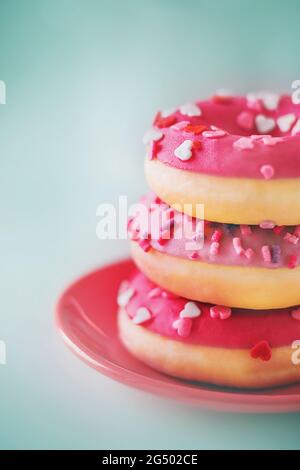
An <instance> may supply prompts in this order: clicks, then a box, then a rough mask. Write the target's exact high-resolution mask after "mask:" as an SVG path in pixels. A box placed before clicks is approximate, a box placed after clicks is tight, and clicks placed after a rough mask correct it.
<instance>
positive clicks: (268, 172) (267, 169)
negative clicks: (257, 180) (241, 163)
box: [260, 165, 275, 180]
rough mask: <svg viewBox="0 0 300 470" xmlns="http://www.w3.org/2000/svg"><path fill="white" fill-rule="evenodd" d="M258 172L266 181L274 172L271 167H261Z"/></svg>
mask: <svg viewBox="0 0 300 470" xmlns="http://www.w3.org/2000/svg"><path fill="white" fill-rule="evenodd" d="M260 172H261V174H262V175H263V177H264V178H265V179H266V180H269V179H271V178H273V176H274V173H275V170H274V168H273V166H272V165H262V166H261V167H260Z"/></svg>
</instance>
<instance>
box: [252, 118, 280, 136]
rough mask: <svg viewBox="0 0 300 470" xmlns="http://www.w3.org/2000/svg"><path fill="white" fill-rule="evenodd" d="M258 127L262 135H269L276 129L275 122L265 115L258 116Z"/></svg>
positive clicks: (256, 120)
mask: <svg viewBox="0 0 300 470" xmlns="http://www.w3.org/2000/svg"><path fill="white" fill-rule="evenodd" d="M255 123H256V127H257V129H258V132H260V133H261V134H267V133H268V132H271V131H272V130H273V129H274V128H275V125H276V123H275V121H274V119H272V118H268V117H267V116H264V115H263V114H258V115H257V116H256V118H255Z"/></svg>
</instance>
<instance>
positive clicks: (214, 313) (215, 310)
mask: <svg viewBox="0 0 300 470" xmlns="http://www.w3.org/2000/svg"><path fill="white" fill-rule="evenodd" d="M209 313H210V316H211V318H214V319H216V318H218V319H220V320H227V318H230V317H231V308H230V307H224V306H222V305H214V306H213V307H210V310H209Z"/></svg>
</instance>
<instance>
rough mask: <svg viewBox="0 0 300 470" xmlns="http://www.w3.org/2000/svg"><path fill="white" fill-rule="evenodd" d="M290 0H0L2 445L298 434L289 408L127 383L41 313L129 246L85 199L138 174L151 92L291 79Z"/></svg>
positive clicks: (175, 93)
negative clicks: (182, 401)
mask: <svg viewBox="0 0 300 470" xmlns="http://www.w3.org/2000/svg"><path fill="white" fill-rule="evenodd" d="M299 17H300V4H299V2H298V1H296V0H295V1H292V0H290V1H286V2H282V1H281V0H279V1H276V0H272V1H270V0H264V1H253V0H252V1H241V0H239V1H233V0H232V1H226V0H223V1H218V2H213V1H171V0H165V1H158V0H153V1H146V0H144V1H143V0H140V1H138V0H131V1H126V0H123V1H121V0H120V1H112V0H107V1H105V0H103V1H101V0H99V1H92V0H85V1H84V0H81V1H79V0H51V1H50V0H49V1H46V0H19V1H18V0H1V2H0V79H2V80H5V81H6V84H7V104H6V106H0V162H1V163H0V164H1V166H0V204H1V228H0V234H1V257H0V264H1V268H2V269H1V280H0V281H1V286H2V289H1V296H0V339H3V340H5V341H6V344H7V359H8V363H7V365H6V366H0V447H1V448H9V449H15V448H101V449H105V448H106V449H108V448H110V449H114V448H149V449H151V448H173V449H176V448H187V449H188V448H199V449H203V448H204V449H205V448H206V449H214V448H227V449H229V448H286V449H288V448H299V439H298V436H299V415H298V414H291V415H279V416H275V415H274V416H273V415H270V416H256V415H252V416H246V415H231V414H229V415H226V414H222V413H213V412H209V411H205V410H199V409H195V408H192V407H188V406H183V405H179V404H177V403H175V402H170V401H165V400H162V399H159V398H157V397H153V396H151V395H147V394H143V393H141V392H138V391H135V390H131V389H129V388H126V387H123V386H122V385H120V384H117V383H114V382H113V381H111V380H109V379H107V378H105V377H102V376H101V375H100V374H97V373H96V372H95V371H94V370H91V369H90V368H88V367H87V366H85V365H84V364H83V363H81V362H80V361H79V360H78V359H77V358H75V357H74V356H73V355H72V354H71V353H70V352H69V351H68V350H67V349H66V348H65V347H64V345H63V344H62V342H61V340H60V338H58V336H57V334H56V332H55V330H54V326H53V308H54V305H55V301H56V299H57V297H58V295H59V293H60V292H61V290H62V289H63V287H64V286H65V284H66V283H68V282H69V281H71V280H72V279H73V278H75V277H77V276H78V275H80V274H82V273H83V272H85V271H87V270H89V269H91V268H93V267H95V266H98V265H100V264H101V263H103V262H105V261H108V260H111V259H115V258H118V257H119V256H121V255H124V254H126V253H127V252H128V247H127V243H126V242H124V241H123V242H120V241H111V242H100V241H99V240H97V238H96V235H95V228H96V222H97V219H96V216H95V211H96V207H97V205H98V204H99V203H101V202H104V201H106V202H110V201H116V199H117V196H118V195H119V194H128V195H129V196H130V200H131V201H132V202H133V201H134V200H135V199H136V198H137V197H138V196H139V195H140V194H141V193H142V192H143V191H144V190H145V182H144V179H143V173H142V160H143V147H142V144H141V136H142V133H143V131H144V129H146V128H147V127H148V126H149V122H150V119H151V117H152V115H153V114H154V112H155V110H156V109H157V108H160V107H161V108H165V107H169V106H171V105H173V104H177V103H181V102H184V101H186V100H187V99H194V98H196V97H199V96H206V95H207V94H208V93H212V92H213V91H214V90H215V89H217V88H220V87H222V88H223V87H227V88H230V89H232V90H235V91H237V92H244V91H247V90H249V89H260V88H273V89H279V90H286V91H289V90H290V84H291V81H292V80H294V79H299V78H300V55H299V44H300V42H299V39H300V35H299Z"/></svg>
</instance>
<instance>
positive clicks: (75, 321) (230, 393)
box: [56, 260, 300, 413]
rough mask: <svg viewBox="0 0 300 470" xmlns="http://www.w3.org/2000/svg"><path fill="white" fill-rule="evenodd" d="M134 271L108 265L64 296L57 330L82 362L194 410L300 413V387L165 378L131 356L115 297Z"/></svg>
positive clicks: (124, 263)
mask: <svg viewBox="0 0 300 470" xmlns="http://www.w3.org/2000/svg"><path fill="white" fill-rule="evenodd" d="M133 269H134V265H133V262H132V261H130V260H125V261H120V262H118V263H115V264H111V265H109V266H105V267H103V268H101V269H99V270H97V271H94V272H92V273H91V274H88V275H86V276H85V277H83V278H81V279H79V280H78V281H76V282H75V283H74V284H72V285H71V286H70V287H69V288H68V289H67V290H66V291H65V292H64V294H63V295H62V297H61V298H60V300H59V302H58V304H57V308H56V324H57V328H58V330H59V332H60V334H61V336H62V337H63V339H64V341H65V343H66V344H67V345H68V346H69V347H70V348H71V350H72V351H73V352H75V353H76V354H77V355H78V356H79V357H80V358H81V359H82V360H84V361H85V362H86V363H87V364H89V365H90V366H92V367H94V368H95V369H97V370H98V371H99V372H101V373H102V374H105V375H107V376H109V377H111V378H112V379H114V380H117V381H118V382H122V383H124V384H126V385H130V386H131V387H135V388H139V389H141V390H145V391H147V392H151V393H155V394H157V395H160V396H163V397H167V398H172V399H175V400H178V401H181V402H184V403H189V404H192V405H196V406H202V407H207V408H211V409H215V410H222V411H237V412H256V413H257V412H261V413H279V412H287V411H299V410H300V384H297V385H293V386H288V387H280V388H273V389H267V390H260V391H248V390H246V391H245V390H243V391H241V390H232V389H228V388H221V387H212V386H210V385H206V384H195V383H190V382H184V381H182V380H179V379H174V378H172V377H169V376H167V375H163V374H161V373H159V372H156V371H155V370H152V369H151V368H150V367H148V366H146V365H144V364H142V363H141V362H140V361H138V360H137V359H135V358H134V357H132V356H131V355H130V354H129V353H128V352H127V351H126V350H125V349H124V348H123V346H122V344H121V343H120V341H119V339H118V332H117V323H116V314H117V304H116V296H117V290H118V287H119V285H120V282H121V281H122V280H124V279H127V278H128V276H129V275H130V273H131V272H132V270H133Z"/></svg>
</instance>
